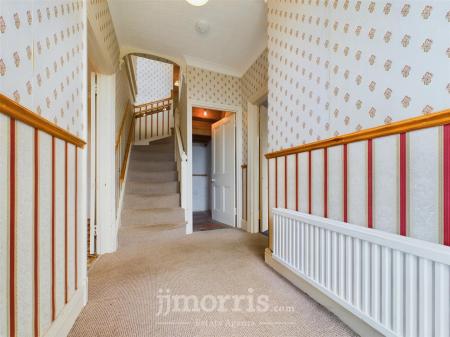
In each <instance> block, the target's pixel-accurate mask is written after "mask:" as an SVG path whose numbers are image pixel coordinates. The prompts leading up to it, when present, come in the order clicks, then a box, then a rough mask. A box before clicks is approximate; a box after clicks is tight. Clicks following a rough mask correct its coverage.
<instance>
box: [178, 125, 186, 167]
mask: <svg viewBox="0 0 450 337" xmlns="http://www.w3.org/2000/svg"><path fill="white" fill-rule="evenodd" d="M175 138H176V142H177V149H178V155H179V156H180V159H181V160H183V161H186V160H187V155H186V152H184V149H183V142H182V139H181V131H180V128H178V127H176V128H175Z"/></svg>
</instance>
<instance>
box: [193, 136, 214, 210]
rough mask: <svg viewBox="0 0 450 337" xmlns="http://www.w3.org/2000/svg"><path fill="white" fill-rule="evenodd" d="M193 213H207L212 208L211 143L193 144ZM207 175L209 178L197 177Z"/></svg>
mask: <svg viewBox="0 0 450 337" xmlns="http://www.w3.org/2000/svg"><path fill="white" fill-rule="evenodd" d="M192 159H193V168H192V182H193V186H192V187H193V191H192V196H193V206H192V207H193V211H194V212H198V211H207V210H210V209H211V206H210V199H211V198H210V195H211V194H210V173H211V142H209V143H208V144H203V143H193V144H192ZM196 174H207V175H208V176H206V177H205V176H195V175H196Z"/></svg>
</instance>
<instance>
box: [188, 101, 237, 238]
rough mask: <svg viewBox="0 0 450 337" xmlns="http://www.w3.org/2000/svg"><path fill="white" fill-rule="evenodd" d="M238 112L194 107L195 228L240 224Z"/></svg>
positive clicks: (209, 228)
mask: <svg viewBox="0 0 450 337" xmlns="http://www.w3.org/2000/svg"><path fill="white" fill-rule="evenodd" d="M235 120H236V119H235V114H234V113H231V112H226V111H219V110H213V109H207V108H202V107H193V109H192V163H193V166H192V205H193V231H194V232H195V231H205V230H213V229H222V228H229V227H230V226H231V227H235V226H236V168H235V167H236V164H235V163H236V131H235V130H236V128H235V123H236V122H235Z"/></svg>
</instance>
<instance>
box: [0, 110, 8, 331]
mask: <svg viewBox="0 0 450 337" xmlns="http://www.w3.org/2000/svg"><path fill="white" fill-rule="evenodd" d="M8 172H9V118H8V117H6V116H4V115H1V114H0V186H3V187H2V188H0V336H7V335H8V333H7V328H8V323H7V322H8V312H7V308H8V294H9V288H8V261H9V253H8V247H9V245H8V228H9V215H8V210H9V193H8V190H9V188H7V186H8V182H9V173H8Z"/></svg>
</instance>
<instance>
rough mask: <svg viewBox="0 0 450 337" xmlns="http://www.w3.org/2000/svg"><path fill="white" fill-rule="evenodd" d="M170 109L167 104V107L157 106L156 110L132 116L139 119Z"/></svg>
mask: <svg viewBox="0 0 450 337" xmlns="http://www.w3.org/2000/svg"><path fill="white" fill-rule="evenodd" d="M170 107H171V105H170V104H169V105H164V106H159V107H157V108H154V109H150V110H147V111H145V112H138V113H135V114H134V118H141V117H144V116H149V115H154V114H156V113H159V112H162V111H169V110H170Z"/></svg>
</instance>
